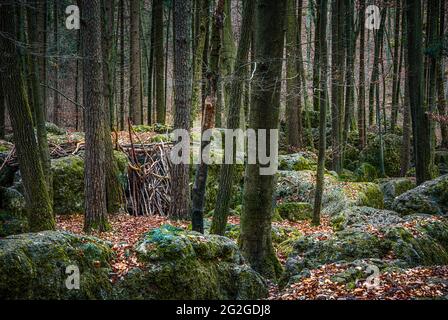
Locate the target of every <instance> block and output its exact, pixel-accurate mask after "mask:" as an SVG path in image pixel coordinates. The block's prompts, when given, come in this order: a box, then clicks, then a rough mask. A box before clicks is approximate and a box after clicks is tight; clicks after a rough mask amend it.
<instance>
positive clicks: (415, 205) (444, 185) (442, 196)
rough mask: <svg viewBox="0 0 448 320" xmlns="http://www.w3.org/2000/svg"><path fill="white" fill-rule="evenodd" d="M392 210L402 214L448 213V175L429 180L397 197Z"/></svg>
mask: <svg viewBox="0 0 448 320" xmlns="http://www.w3.org/2000/svg"><path fill="white" fill-rule="evenodd" d="M392 210H394V211H397V212H398V213H400V214H402V215H409V214H414V213H425V214H433V215H447V214H448V175H444V176H441V177H439V178H437V179H435V180H431V181H427V182H425V183H423V184H422V185H420V186H418V187H417V188H415V189H412V190H409V191H407V192H405V193H403V194H402V195H400V196H398V197H397V198H395V200H394V202H393V203H392Z"/></svg>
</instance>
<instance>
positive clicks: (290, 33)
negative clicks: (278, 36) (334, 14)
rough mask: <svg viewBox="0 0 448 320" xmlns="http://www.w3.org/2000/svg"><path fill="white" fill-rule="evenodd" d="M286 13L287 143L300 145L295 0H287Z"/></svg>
mask: <svg viewBox="0 0 448 320" xmlns="http://www.w3.org/2000/svg"><path fill="white" fill-rule="evenodd" d="M287 1H288V2H287V6H288V7H287V14H286V26H287V27H286V79H287V80H286V94H287V95H286V124H287V126H286V127H287V138H288V144H289V146H290V147H292V148H300V147H302V136H303V130H302V108H301V105H300V82H299V80H300V77H299V75H298V74H297V70H298V68H297V59H298V58H297V53H298V52H297V42H298V31H297V17H296V10H297V7H296V0H287Z"/></svg>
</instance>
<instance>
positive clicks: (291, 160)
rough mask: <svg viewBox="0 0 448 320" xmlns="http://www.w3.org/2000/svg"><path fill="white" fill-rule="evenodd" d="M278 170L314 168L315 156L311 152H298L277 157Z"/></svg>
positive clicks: (315, 166)
mask: <svg viewBox="0 0 448 320" xmlns="http://www.w3.org/2000/svg"><path fill="white" fill-rule="evenodd" d="M278 161H279V170H295V171H302V170H316V168H317V156H316V155H315V154H314V153H311V152H299V153H294V154H287V155H281V156H279V157H278Z"/></svg>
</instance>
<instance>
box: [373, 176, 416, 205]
mask: <svg viewBox="0 0 448 320" xmlns="http://www.w3.org/2000/svg"><path fill="white" fill-rule="evenodd" d="M379 185H380V189H381V191H382V193H383V195H384V206H385V207H386V208H392V203H393V202H394V200H395V198H396V197H398V196H400V195H402V194H403V193H405V192H406V191H409V190H411V189H414V188H415V187H416V183H415V180H414V179H412V178H392V179H382V180H380V181H379Z"/></svg>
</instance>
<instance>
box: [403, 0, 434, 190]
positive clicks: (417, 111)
mask: <svg viewBox="0 0 448 320" xmlns="http://www.w3.org/2000/svg"><path fill="white" fill-rule="evenodd" d="M406 5H407V6H406V15H407V24H408V28H407V35H408V37H407V38H408V70H407V74H408V78H407V81H408V86H409V98H410V106H411V114H412V129H413V134H414V155H415V169H416V178H417V184H422V183H423V182H425V181H427V180H430V179H431V146H430V143H428V142H429V141H430V139H431V133H430V125H429V119H428V116H427V114H426V112H427V111H428V110H427V108H426V107H425V105H424V88H423V83H424V76H423V41H422V33H423V31H422V9H421V7H422V6H421V1H420V0H408V1H406Z"/></svg>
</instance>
